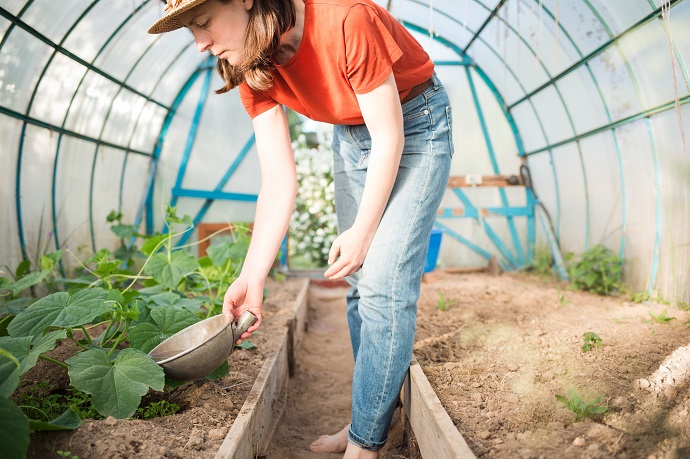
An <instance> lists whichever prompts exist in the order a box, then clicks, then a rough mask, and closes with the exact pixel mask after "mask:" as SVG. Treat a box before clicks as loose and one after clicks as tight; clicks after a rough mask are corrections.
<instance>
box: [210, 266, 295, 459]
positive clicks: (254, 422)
mask: <svg viewBox="0 0 690 459" xmlns="http://www.w3.org/2000/svg"><path fill="white" fill-rule="evenodd" d="M308 286H309V281H308V280H306V279H305V285H304V286H303V287H302V288H301V289H300V293H299V294H298V296H297V299H296V300H295V303H293V305H292V307H293V308H294V309H293V311H294V313H293V318H292V319H291V320H290V321H288V323H287V324H286V327H285V328H284V329H283V330H282V331H281V335H282V336H281V337H280V338H279V342H280V343H281V344H280V347H279V348H278V350H276V351H275V352H274V353H273V355H271V356H269V357H268V358H267V359H266V361H265V362H264V365H263V366H262V367H261V371H260V372H259V376H257V378H256V381H255V382H254V386H252V390H251V392H250V393H249V395H248V396H247V399H246V400H245V402H244V404H243V405H242V409H240V413H239V414H238V415H237V418H236V419H235V422H234V423H233V424H232V427H231V428H230V431H229V432H228V434H227V435H226V437H225V440H224V441H223V444H222V445H220V449H219V450H218V452H217V453H216V455H215V458H216V459H254V458H255V457H256V456H257V455H261V454H263V452H264V451H266V450H267V449H268V445H269V443H270V442H271V439H272V438H273V435H274V434H275V432H276V430H277V428H278V425H279V424H280V420H281V419H282V417H283V413H284V411H285V405H286V404H287V392H288V367H289V358H288V357H289V352H290V348H291V344H290V343H291V341H292V343H293V344H292V352H296V346H295V343H296V342H297V341H296V337H297V336H298V335H300V333H299V332H298V328H299V326H300V325H299V324H300V323H301V324H302V325H301V327H303V326H304V325H303V324H304V322H305V320H306V309H307V288H308ZM298 317H302V319H298ZM299 340H300V342H301V338H300V339H299Z"/></svg>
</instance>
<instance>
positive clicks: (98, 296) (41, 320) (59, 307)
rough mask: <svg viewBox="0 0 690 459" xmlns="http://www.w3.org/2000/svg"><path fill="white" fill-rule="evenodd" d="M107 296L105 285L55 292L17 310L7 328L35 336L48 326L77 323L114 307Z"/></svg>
mask: <svg viewBox="0 0 690 459" xmlns="http://www.w3.org/2000/svg"><path fill="white" fill-rule="evenodd" d="M107 297H108V292H106V291H105V290H103V289H102V288H90V289H83V290H79V291H77V292H76V293H75V294H74V295H72V296H70V295H69V293H67V292H58V293H53V294H52V295H48V296H46V297H44V298H41V299H40V300H38V301H36V302H35V303H34V304H32V305H31V306H29V308H28V309H26V310H24V311H22V312H21V313H20V314H18V315H17V317H15V319H14V320H13V321H12V323H11V324H10V326H9V327H7V330H8V331H9V333H10V336H35V335H38V334H39V333H41V332H42V331H43V330H44V329H45V328H46V327H49V326H56V327H65V328H74V327H78V326H80V325H84V324H87V323H89V322H91V321H93V319H95V318H96V317H98V316H100V315H102V314H105V313H106V312H108V311H110V310H111V308H110V306H109V305H108V304H106V303H105V299H106V298H107Z"/></svg>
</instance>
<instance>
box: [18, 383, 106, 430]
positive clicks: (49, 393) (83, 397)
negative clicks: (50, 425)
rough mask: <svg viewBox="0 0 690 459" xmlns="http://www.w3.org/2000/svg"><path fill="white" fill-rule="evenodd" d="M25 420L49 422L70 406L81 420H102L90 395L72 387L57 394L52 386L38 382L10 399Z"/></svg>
mask: <svg viewBox="0 0 690 459" xmlns="http://www.w3.org/2000/svg"><path fill="white" fill-rule="evenodd" d="M12 400H13V401H14V402H15V403H16V404H17V405H18V406H19V408H21V410H22V411H23V412H24V414H25V415H26V417H27V418H29V419H35V420H37V421H45V422H50V421H52V420H53V419H56V418H57V417H59V416H60V415H61V414H62V413H64V412H65V411H66V410H67V409H68V408H69V407H70V406H72V407H74V408H75V409H76V410H77V411H78V412H79V417H81V418H82V419H86V418H89V419H103V416H101V415H99V414H98V412H97V411H96V409H95V408H94V406H93V403H92V399H91V395H89V394H86V393H84V392H82V391H80V390H78V389H76V388H74V387H70V388H69V389H67V391H66V393H59V392H58V391H57V390H56V388H55V387H54V386H50V385H48V383H45V382H38V383H36V384H34V385H33V386H31V387H29V388H27V390H26V392H24V393H22V394H21V395H16V396H13V397H12Z"/></svg>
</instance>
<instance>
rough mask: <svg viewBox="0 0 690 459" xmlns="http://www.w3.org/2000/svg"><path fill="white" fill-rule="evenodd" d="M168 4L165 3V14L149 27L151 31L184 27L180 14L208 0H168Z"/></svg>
mask: <svg viewBox="0 0 690 459" xmlns="http://www.w3.org/2000/svg"><path fill="white" fill-rule="evenodd" d="M167 2H168V4H167V5H165V13H166V14H165V16H164V17H162V18H160V19H159V20H157V21H156V23H155V24H153V25H152V26H151V27H150V28H149V33H151V34H158V33H165V32H171V31H173V30H177V29H180V28H182V27H184V24H182V23H181V22H180V20H179V19H178V16H179V15H180V14H182V13H184V12H185V11H189V10H191V9H192V8H194V7H195V6H198V5H201V4H202V3H204V2H206V0H167Z"/></svg>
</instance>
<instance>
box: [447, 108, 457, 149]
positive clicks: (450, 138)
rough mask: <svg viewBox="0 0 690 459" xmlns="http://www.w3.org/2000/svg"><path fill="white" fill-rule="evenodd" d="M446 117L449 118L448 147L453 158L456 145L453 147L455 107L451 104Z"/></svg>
mask: <svg viewBox="0 0 690 459" xmlns="http://www.w3.org/2000/svg"><path fill="white" fill-rule="evenodd" d="M446 118H447V119H448V148H449V149H450V157H451V158H452V157H453V153H455V147H453V109H452V107H451V106H450V105H448V106H447V107H446Z"/></svg>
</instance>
